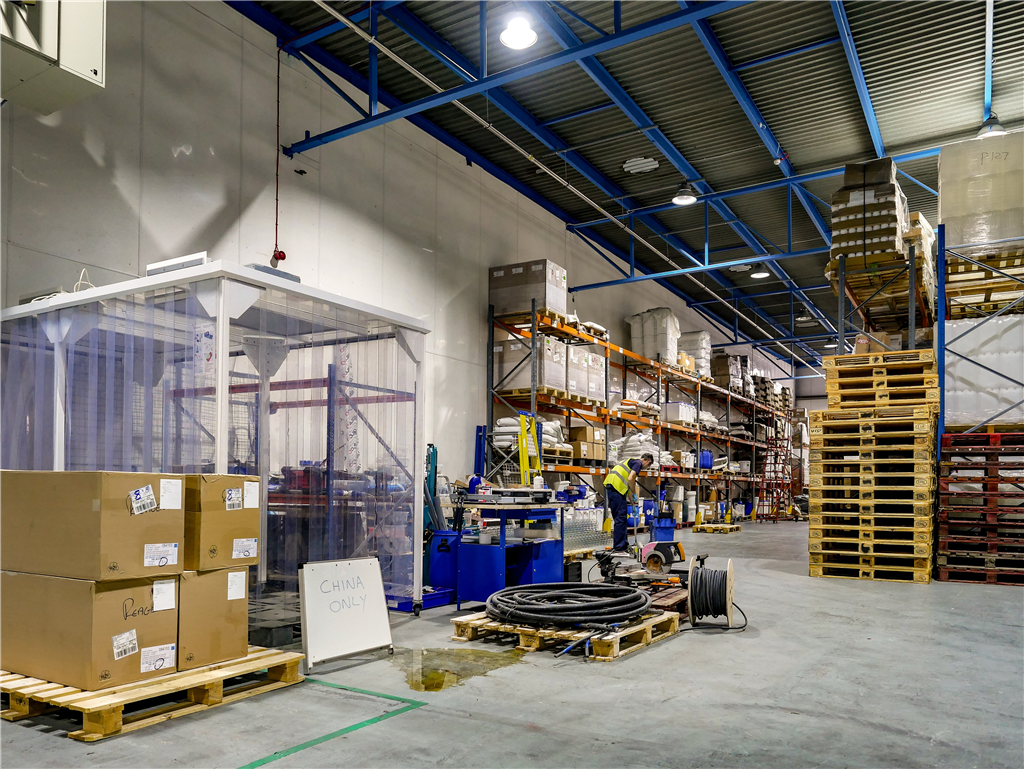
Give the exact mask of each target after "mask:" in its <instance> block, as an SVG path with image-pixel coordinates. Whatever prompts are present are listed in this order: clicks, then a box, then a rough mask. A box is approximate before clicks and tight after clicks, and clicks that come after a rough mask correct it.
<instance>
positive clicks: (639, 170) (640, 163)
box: [622, 158, 661, 174]
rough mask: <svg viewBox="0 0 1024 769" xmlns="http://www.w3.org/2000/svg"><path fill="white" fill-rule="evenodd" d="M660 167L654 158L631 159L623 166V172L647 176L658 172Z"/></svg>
mask: <svg viewBox="0 0 1024 769" xmlns="http://www.w3.org/2000/svg"><path fill="white" fill-rule="evenodd" d="M659 165H661V164H660V163H658V161H657V160H655V159H654V158H630V159H629V160H627V161H626V162H625V163H623V164H622V170H623V171H625V172H626V173H630V174H646V173H648V172H650V171H656V170H657V169H658V166H659Z"/></svg>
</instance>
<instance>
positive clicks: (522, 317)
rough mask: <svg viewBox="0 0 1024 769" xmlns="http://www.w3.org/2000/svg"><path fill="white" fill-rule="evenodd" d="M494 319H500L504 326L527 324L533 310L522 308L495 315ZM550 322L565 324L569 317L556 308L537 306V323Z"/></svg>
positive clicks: (529, 321) (530, 319)
mask: <svg viewBox="0 0 1024 769" xmlns="http://www.w3.org/2000/svg"><path fill="white" fill-rule="evenodd" d="M494 319H495V320H500V321H501V322H502V323H504V324H505V325H506V326H521V325H522V324H524V323H525V324H526V325H527V326H529V324H530V323H531V322H532V319H533V312H532V311H531V310H523V311H522V312H510V313H506V314H504V315H495V316H494ZM545 321H546V322H547V323H548V324H550V323H562V324H567V323H568V321H569V319H568V317H566V316H565V315H563V314H562V313H560V312H558V311H557V310H551V309H548V308H547V307H538V308H537V323H538V325H540V323H542V322H545Z"/></svg>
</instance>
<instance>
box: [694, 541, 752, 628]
mask: <svg viewBox="0 0 1024 769" xmlns="http://www.w3.org/2000/svg"><path fill="white" fill-rule="evenodd" d="M705 559H707V556H706V555H698V556H696V557H692V558H690V563H689V564H688V565H689V577H688V584H687V591H688V595H687V600H686V611H687V613H688V614H689V619H690V627H689V628H687V629H699V628H714V627H720V628H722V629H723V630H724V629H731V628H734V627H735V625H734V624H733V609H734V608H736V609H739V607H738V606H736V604H734V603H733V598H734V597H735V593H736V580H735V575H734V573H733V567H732V558H730V559H729V560H728V562H727V563H726V567H725V569H724V570H717V569H709V568H707V567H706V566H704V561H705ZM739 611H740V614H743V610H742V609H740V610H739ZM723 616H724V617H725V619H726V624H725V625H709V624H704V625H700V624H697V623H698V622H700V620H702V619H704V618H705V617H723ZM746 620H747V615H746V614H743V624H742V625H740V626H739V627H740V628H744V627H746V626H747V621H746Z"/></svg>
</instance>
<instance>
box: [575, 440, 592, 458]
mask: <svg viewBox="0 0 1024 769" xmlns="http://www.w3.org/2000/svg"><path fill="white" fill-rule="evenodd" d="M570 445H571V446H572V455H573V457H574V458H575V459H590V458H591V456H590V454H591V446H592V445H593V444H591V443H588V442H586V441H573V442H572V443H571V444H570Z"/></svg>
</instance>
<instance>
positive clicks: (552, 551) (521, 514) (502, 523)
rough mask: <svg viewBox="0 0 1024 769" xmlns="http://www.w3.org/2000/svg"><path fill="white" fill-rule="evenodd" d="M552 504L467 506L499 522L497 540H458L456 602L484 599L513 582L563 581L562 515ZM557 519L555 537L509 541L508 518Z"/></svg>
mask: <svg viewBox="0 0 1024 769" xmlns="http://www.w3.org/2000/svg"><path fill="white" fill-rule="evenodd" d="M559 507H560V506H558V507H552V506H551V505H544V506H534V505H466V510H467V512H469V511H472V512H475V513H477V514H478V515H480V516H481V517H483V518H487V519H496V520H498V521H499V530H498V541H497V543H494V544H490V545H481V544H479V543H478V542H466V541H461V540H462V537H461V536H460V542H459V545H458V556H457V558H458V578H457V581H458V584H457V589H456V603H457V604H458V608H462V602H463V601H481V602H483V601H486V600H487V599H488V598H489V597H490V596H491V594H492V593H496V592H498V591H499V590H501V589H502V588H505V587H511V586H513V585H533V584H538V583H541V582H561V581H562V577H563V575H562V560H563V553H564V549H565V546H564V541H565V521H564V517H562V516H559V515H558V510H559ZM527 520H529V521H545V520H547V521H559V532H558V539H545V540H539V541H537V540H525V539H524V540H523V541H522V542H509V541H508V539H507V537H506V532H505V529H506V524H507V523H508V522H509V521H527Z"/></svg>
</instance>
